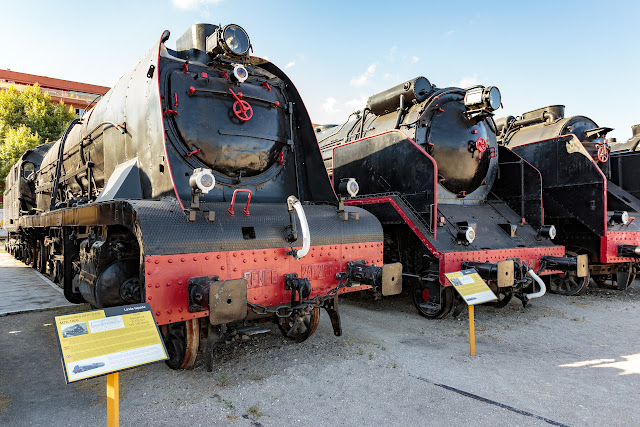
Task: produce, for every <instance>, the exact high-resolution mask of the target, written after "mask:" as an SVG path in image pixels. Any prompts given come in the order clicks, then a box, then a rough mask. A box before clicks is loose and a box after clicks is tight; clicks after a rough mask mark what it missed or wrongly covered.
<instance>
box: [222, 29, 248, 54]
mask: <svg viewBox="0 0 640 427" xmlns="http://www.w3.org/2000/svg"><path fill="white" fill-rule="evenodd" d="M220 43H221V45H222V49H223V50H225V51H226V52H227V53H230V54H232V55H236V56H245V55H246V54H247V53H248V52H249V48H250V47H251V43H250V42H249V36H248V35H247V32H246V31H245V30H244V29H243V28H242V27H240V26H239V25H235V24H229V25H227V26H225V27H224V28H223V29H222V32H221V35H220Z"/></svg>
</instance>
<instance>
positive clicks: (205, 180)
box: [189, 168, 216, 194]
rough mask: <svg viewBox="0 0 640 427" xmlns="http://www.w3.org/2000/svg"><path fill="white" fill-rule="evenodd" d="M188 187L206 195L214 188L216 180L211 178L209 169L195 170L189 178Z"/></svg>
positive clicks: (211, 174)
mask: <svg viewBox="0 0 640 427" xmlns="http://www.w3.org/2000/svg"><path fill="white" fill-rule="evenodd" d="M189 185H190V186H191V188H193V189H194V190H196V189H197V190H200V191H201V192H202V193H204V194H207V193H208V192H209V191H211V190H213V187H215V186H216V178H215V177H214V176H213V173H212V172H211V169H203V168H197V169H194V170H193V174H192V175H191V177H190V178H189Z"/></svg>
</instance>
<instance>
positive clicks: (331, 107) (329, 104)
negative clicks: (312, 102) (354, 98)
mask: <svg viewBox="0 0 640 427" xmlns="http://www.w3.org/2000/svg"><path fill="white" fill-rule="evenodd" d="M337 102H338V101H336V99H335V98H332V97H329V98H327V99H325V100H324V102H323V103H322V109H323V110H324V111H326V112H328V113H331V112H334V111H337V110H335V106H336V103H337Z"/></svg>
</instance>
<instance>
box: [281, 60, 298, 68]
mask: <svg viewBox="0 0 640 427" xmlns="http://www.w3.org/2000/svg"><path fill="white" fill-rule="evenodd" d="M295 65H296V61H291V62H289V63H288V64H287V65H285V66H284V68H285V69H286V68H291V67H293V66H295Z"/></svg>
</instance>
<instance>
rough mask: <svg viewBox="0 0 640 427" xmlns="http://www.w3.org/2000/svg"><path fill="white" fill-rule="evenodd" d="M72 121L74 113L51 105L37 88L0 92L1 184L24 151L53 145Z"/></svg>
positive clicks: (47, 97) (30, 87)
mask: <svg viewBox="0 0 640 427" xmlns="http://www.w3.org/2000/svg"><path fill="white" fill-rule="evenodd" d="M74 118H75V113H74V111H73V109H71V108H66V106H65V105H64V103H63V102H62V101H60V103H59V104H55V105H54V104H51V95H49V94H48V93H46V92H42V90H41V89H40V86H38V85H37V84H36V85H34V86H29V87H27V88H25V90H24V91H18V90H16V89H15V88H9V90H6V91H0V182H4V178H5V176H6V175H7V173H8V172H9V170H10V169H11V166H13V164H14V163H15V162H16V161H17V160H18V159H19V158H20V156H21V155H22V154H23V153H24V152H25V151H26V150H28V149H30V148H33V147H35V146H38V145H40V144H44V143H46V142H48V141H55V140H56V139H58V138H59V137H60V135H61V134H62V132H64V129H65V128H66V126H67V125H68V124H69V122H70V121H71V120H73V119H74Z"/></svg>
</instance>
